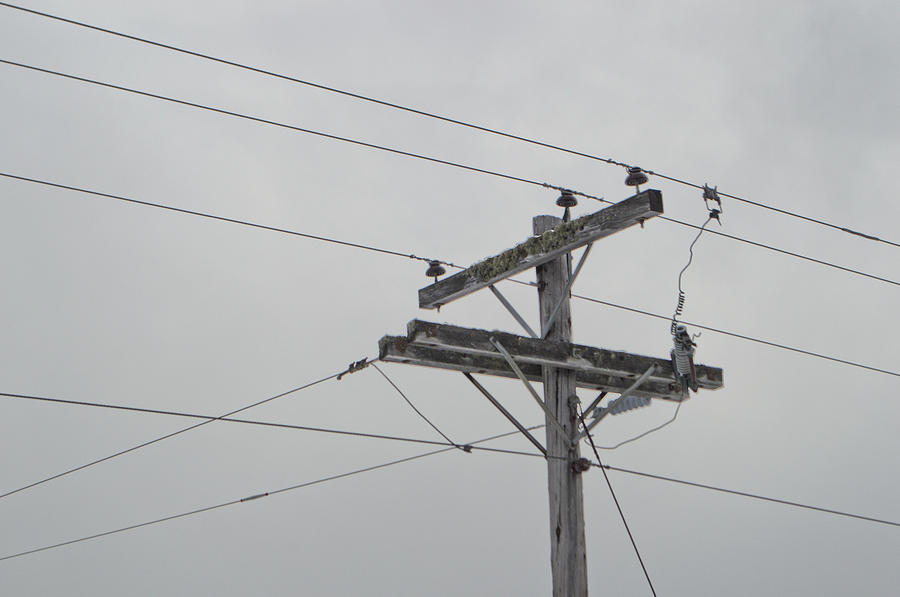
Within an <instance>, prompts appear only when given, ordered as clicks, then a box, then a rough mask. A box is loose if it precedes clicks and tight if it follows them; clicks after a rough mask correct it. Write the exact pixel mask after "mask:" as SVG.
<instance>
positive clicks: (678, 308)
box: [669, 212, 713, 336]
mask: <svg viewBox="0 0 900 597" xmlns="http://www.w3.org/2000/svg"><path fill="white" fill-rule="evenodd" d="M712 219H713V215H712V212H710V214H709V217H708V218H706V221H705V222H703V225H702V226H700V232H698V233H697V236H695V237H694V240H693V242H691V246H690V247H689V248H688V252H689V254H690V256H689V257H688V262H687V263H686V264H685V265H684V267H683V268H681V271H680V272H679V273H678V302H677V304H676V305H675V312H674V313H673V314H672V325H670V326H669V331H670V333H671V334H672V335H673V336H674V335H675V333H676V330H675V328H676V327H677V326H678V318H679V317H681V314H682V313H684V303H685V302H686V301H687V296H686V295H685V292H684V288H682V286H681V279H682V277H683V276H684V272H685V271H687V268H689V267H690V266H691V262H692V261H694V245H696V244H697V241H698V240H700V235H702V234H703V231H704V230H706V226H707V224H709V223H710V222H711V221H712Z"/></svg>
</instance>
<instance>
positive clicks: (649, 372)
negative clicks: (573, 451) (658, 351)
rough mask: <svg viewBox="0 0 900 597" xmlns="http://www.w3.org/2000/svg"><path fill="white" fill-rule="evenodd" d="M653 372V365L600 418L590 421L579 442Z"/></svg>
mask: <svg viewBox="0 0 900 597" xmlns="http://www.w3.org/2000/svg"><path fill="white" fill-rule="evenodd" d="M654 371H656V365H655V364H653V365H650V368H649V369H647V370H646V371H644V373H643V374H642V375H641V376H640V377H638V378H637V379H636V380H635V382H634V383H633V384H631V385H630V386H628V388H626V389H625V391H624V392H622V393H621V394H619V397H618V398H616V399H615V400H613V401H612V402H610V403H609V406H608V407H607V408H606V410H604V411H603V412H602V413H600V416H598V417H597V418H596V419H594V420H593V421H591V424H590V425H588V426H587V427H585V430H584V431H582V432H581V433H579V434H578V439H579V440H581V439H582V438H584V437H586V436H587V434H588V433H589V432H590V431H591V429H593V428H594V427H596V426H597V423H599V422H600V421H602V420H603V418H604V417H606V415H607V414H609V412H610V410H611V409H612V407H613V406H615V405H616V404H618V403H619V402H621V401H622V400H624V399H625V398H626V397H627V396H628V395H629V394H631V393H632V392H633V391H635V390H636V389H638V388H639V387H640V386H641V384H642V383H644V382H645V381H647V378H648V377H650V376H651V375H652V374H653V372H654Z"/></svg>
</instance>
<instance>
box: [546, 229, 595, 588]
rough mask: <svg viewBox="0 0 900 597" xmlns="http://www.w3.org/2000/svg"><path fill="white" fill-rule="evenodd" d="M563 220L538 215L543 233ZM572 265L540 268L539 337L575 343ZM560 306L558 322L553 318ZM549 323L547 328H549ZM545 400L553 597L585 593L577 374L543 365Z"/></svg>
mask: <svg viewBox="0 0 900 597" xmlns="http://www.w3.org/2000/svg"><path fill="white" fill-rule="evenodd" d="M560 223H562V220H561V219H560V218H556V217H553V216H537V217H535V218H534V234H535V236H539V235H541V234H543V233H544V232H546V231H548V230H552V229H553V228H554V227H556V226H557V225H558V224H560ZM568 270H569V268H568V265H567V263H566V257H565V256H563V257H559V258H557V259H555V260H553V261H550V262H548V263H545V264H543V265H539V266H538V267H537V283H538V301H539V303H540V312H541V336H543V337H544V338H546V339H547V340H549V341H551V342H568V343H571V342H572V318H571V313H570V309H569V288H568V282H569V271H568ZM554 310H558V311H559V313H558V314H557V315H556V319H555V321H550V318H551V316H552V315H553V312H554ZM548 325H549V326H551V327H550V329H549V330H548V329H547V326H548ZM543 378H544V379H543V380H544V402H545V403H546V405H547V407H548V408H549V410H550V412H551V413H552V414H553V416H555V417H556V420H558V421H559V422H560V423H562V429H560V427H559V426H557V425H553V424H551V420H550V417H549V416H547V426H546V430H547V444H546V449H547V486H548V489H549V492H550V566H551V570H552V573H553V597H587V594H588V589H587V554H586V553H585V545H584V497H583V492H582V488H581V474H580V473H578V472H575V471H574V470H573V469H572V463H574V462H575V461H576V460H577V459H578V458H580V457H581V454H580V453H579V442H578V440H577V436H578V413H577V409H576V401H577V396H576V394H575V372H574V371H573V370H571V369H561V368H559V367H552V366H546V365H545V366H544V367H543Z"/></svg>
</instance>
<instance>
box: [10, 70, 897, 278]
mask: <svg viewBox="0 0 900 597" xmlns="http://www.w3.org/2000/svg"><path fill="white" fill-rule="evenodd" d="M0 64H7V65H10V66H16V67H19V68H24V69H28V70H32V71H36V72H41V73H45V74H49V75H55V76H58V77H63V78H66V79H71V80H74V81H78V82H81V83H88V84H92V85H99V86H101V87H106V88H109V89H114V90H116V91H124V92H127V93H134V94H137V95H140V96H145V97H149V98H152V99H157V100H162V101H167V102H172V103H175V104H179V105H184V106H188V107H191V108H197V109H201V110H207V111H210V112H214V113H218V114H223V115H226V116H233V117H235V118H240V119H245V120H249V121H253V122H257V123H260V124H267V125H271V126H275V127H280V128H284V129H288V130H292V131H295V132H301V133H307V134H310V135H315V136H318V137H323V138H326V139H331V140H334V141H342V142H345V143H350V144H353V145H358V146H362V147H366V148H368V149H376V150H379V151H385V152H388V153H393V154H397V155H402V156H406V157H410V158H415V159H420V160H425V161H428V162H433V163H437V164H441V165H444V166H451V167H454V168H460V169H463V170H468V171H471V172H477V173H479V174H486V175H489V176H496V177H499V178H504V179H507V180H512V181H515V182H522V183H526V184H530V185H535V186H540V187H542V188H549V189H555V190H559V191H563V190H565V191H567V192H570V193H572V194H574V195H578V196H581V197H585V198H588V199H594V200H597V201H600V202H603V203H608V204H611V203H613V202H612V201H609V200H607V199H604V198H603V197H598V196H596V195H592V194H590V193H585V192H583V191H578V190H575V189H570V188H567V187H564V186H560V185H555V184H551V183H549V182H540V181H538V180H534V179H529V178H524V177H521V176H515V175H512V174H506V173H503V172H497V171H494V170H488V169H486V168H478V167H475V166H470V165H467V164H463V163H461V162H454V161H450V160H444V159H441V158H436V157H433V156H427V155H424V154H419V153H414V152H410V151H405V150H402V149H397V148H393V147H388V146H386V145H378V144H375V143H369V142H366V141H361V140H359V139H353V138H350V137H343V136H340V135H334V134H331V133H325V132H322V131H316V130H313V129H308V128H304V127H299V126H295V125H291V124H286V123H283V122H277V121H274V120H269V119H266V118H260V117H257V116H251V115H248V114H242V113H240V112H233V111H231V110H225V109H223V108H216V107H214V106H207V105H204V104H199V103H196V102H189V101H186V100H181V99H177V98H173V97H169V96H165V95H160V94H156V93H151V92H148V91H141V90H138V89H133V88H130V87H124V86H121V85H115V84H112V83H107V82H104V81H98V80H95V79H89V78H85V77H79V76H77V75H71V74H68V73H63V72H59V71H54V70H50V69H45V68H41V67H37V66H32V65H28V64H23V63H20V62H14V61H11V60H4V59H0ZM658 217H659V218H660V219H662V220H665V221H667V222H672V223H675V224H679V225H681V226H687V227H689V228H697V226H695V225H693V224H690V223H688V222H684V221H682V220H678V219H675V218H670V217H667V216H658ZM710 232H713V233H715V234H717V235H719V236H723V237H726V238H730V239H732V240H735V241H741V242H744V243H747V244H750V245H753V246H756V247H760V248H764V249H768V250H771V251H775V252H777V253H781V254H783V255H788V256H791V257H796V258H799V259H803V260H806V261H810V262H812V263H817V264H820V265H824V266H826V267H832V268H835V269H838V270H841V271H844V272H847V273H852V274H856V275H860V276H863V277H866V278H870V279H873V280H877V281H880V282H885V283H887V284H893V285H895V286H900V282H898V281H895V280H891V279H888V278H884V277H881V276H876V275H873V274H869V273H866V272H863V271H860V270H856V269H853V268H850V267H844V266H840V265H837V264H834V263H831V262H828V261H824V260H821V259H815V258H813V257H807V256H805V255H802V254H800V253H795V252H792V251H787V250H785V249H779V248H776V247H773V246H771V245H767V244H764V243H759V242H755V241H750V240H747V239H743V238H740V237H737V236H733V235H729V234H725V233H722V232H717V231H712V230H711V231H710Z"/></svg>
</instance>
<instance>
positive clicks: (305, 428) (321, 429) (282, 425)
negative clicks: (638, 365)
mask: <svg viewBox="0 0 900 597" xmlns="http://www.w3.org/2000/svg"><path fill="white" fill-rule="evenodd" d="M0 396H5V397H7V398H16V399H24V400H34V401H40V402H51V403H57V404H67V405H72V406H87V407H94V408H105V409H113V410H123V411H133V412H140V413H147V414H155V415H166V416H174V417H186V418H195V419H207V420H209V421H210V422H212V421H221V422H224V423H239V424H244V425H259V426H264V427H275V428H283V429H294V430H299V431H311V432H320V433H328V434H336V435H345V436H352V437H361V438H369V439H384V440H391V441H399V442H408V443H415V444H426V445H434V446H447V447H448V448H456V447H457V445H456V444H453V443H452V442H451V443H446V444H445V443H443V442H439V441H434V440H427V439H416V438H410V437H400V436H393V435H383V434H377V433H364V432H358V431H346V430H343V429H329V428H324V427H309V426H306V425H292V424H289V423H273V422H268V421H255V420H249V419H234V418H230V417H215V416H211V415H201V414H196V413H186V412H179V411H170V410H160V409H150V408H140V407H135V406H125V405H119V404H106V403H100V402H86V401H83V400H65V399H62V398H50V397H46V396H34V395H29V394H12V393H7V392H0ZM680 406H681V403H679V404H678V407H680ZM676 416H677V408H676ZM673 420H674V417H673V418H672V419H670V420H669V421H668V422H667V423H665V424H664V425H667V424H668V423H670V422H672V421H673ZM540 427H543V425H533V426H531V427H528V430H533V429H539V428H540ZM661 427H662V426H660V427H657V428H654V429H651V430H650V431H647V432H644V433H643V434H641V435H640V436H638V437H635V438H632V439H630V440H626V441H627V442H631V441H634V440H635V439H639V438H640V437H643V436H645V435H647V434H648V433H652V432H653V431H655V430H656V429H659V428H661ZM477 443H478V442H473V444H469V445H470V446H471V447H472V449H473V450H479V451H484V452H495V453H500V454H512V455H516V456H533V457H537V458H545V456H544V455H543V454H539V453H537V452H523V451H519V450H506V449H503V448H489V447H486V446H478V445H475V444H477ZM623 443H625V442H623ZM619 445H622V444H619ZM616 447H618V446H616ZM596 448H597V449H599V450H606V449H614V448H606V447H604V446H596ZM549 458H554V456H549ZM555 458H563V457H555ZM594 466H596V465H594ZM603 468H606V469H607V470H613V471H617V472H620V473H627V474H630V475H638V476H641V477H647V478H649V479H657V480H660V481H668V482H671V483H679V484H682V485H688V486H691V487H698V488H700V489H709V490H712V491H719V492H722V493H728V494H732V495H737V496H742V497H748V498H752V499H758V500H763V501H767V502H773V503H777V504H783V505H787V506H794V507H798V508H805V509H808V510H816V511H819V512H825V513H826V514H837V515H840V516H847V517H849V518H856V519H859V520H865V521H868V522H875V523H879V524H886V525H890V526H897V527H900V522H893V521H890V520H885V519H881V518H873V517H870V516H863V515H861V514H853V513H850V512H843V511H840V510H832V509H829V508H822V507H819V506H811V505H809V504H802V503H800V502H792V501H788V500H782V499H779V498H773V497H767V496H763V495H759V494H755V493H748V492H744V491H737V490H734V489H726V488H723V487H717V486H715V485H707V484H703V483H697V482H694V481H685V480H683V479H675V478H672V477H665V476H662V475H655V474H652V473H645V472H641V471H635V470H631V469H626V468H620V467H616V466H611V465H607V464H604V465H603Z"/></svg>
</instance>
